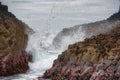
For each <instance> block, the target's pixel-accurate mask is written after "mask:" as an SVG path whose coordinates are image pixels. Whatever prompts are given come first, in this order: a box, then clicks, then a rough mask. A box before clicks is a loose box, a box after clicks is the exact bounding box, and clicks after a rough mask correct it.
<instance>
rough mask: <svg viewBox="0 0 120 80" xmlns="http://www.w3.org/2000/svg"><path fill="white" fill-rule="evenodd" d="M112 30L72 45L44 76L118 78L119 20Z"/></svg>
mask: <svg viewBox="0 0 120 80" xmlns="http://www.w3.org/2000/svg"><path fill="white" fill-rule="evenodd" d="M114 26H116V27H115V28H113V29H112V30H111V33H108V34H100V35H97V36H93V37H91V38H89V39H85V40H84V41H83V42H77V43H75V44H73V45H69V47H68V49H67V50H66V51H64V52H63V53H62V54H61V55H59V57H58V59H57V60H55V61H54V64H53V66H52V68H50V69H49V70H47V71H46V72H45V73H44V76H43V78H45V79H51V80H119V79H120V32H119V29H120V24H116V25H114Z"/></svg>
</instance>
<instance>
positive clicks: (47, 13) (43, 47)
mask: <svg viewBox="0 0 120 80" xmlns="http://www.w3.org/2000/svg"><path fill="white" fill-rule="evenodd" d="M0 1H1V2H2V3H3V4H6V5H8V7H9V11H10V12H12V13H13V14H15V15H16V17H17V18H18V19H20V20H22V21H23V22H25V23H26V24H28V25H29V27H30V28H32V29H33V30H34V32H35V33H34V34H31V35H29V41H28V46H27V49H26V50H27V51H28V53H30V54H32V55H33V62H30V63H29V66H30V70H28V72H27V73H26V74H19V75H14V76H9V77H4V78H2V79H0V80H32V79H35V78H36V77H38V76H42V75H43V73H44V72H45V70H47V69H49V68H50V67H51V66H52V63H53V60H55V59H56V58H57V56H58V55H59V54H60V53H61V52H62V51H63V50H64V49H66V48H67V47H66V48H64V46H67V45H63V48H64V49H63V48H61V49H56V48H55V47H54V46H53V45H52V41H53V39H54V37H55V36H56V34H57V33H58V32H60V31H61V30H62V29H63V28H67V27H72V26H74V25H78V24H83V23H89V22H94V21H99V20H103V19H106V18H108V17H109V16H110V15H112V14H113V13H115V12H117V11H118V9H119V0H0ZM80 34H81V36H79V37H80V38H77V35H76V37H74V38H75V39H73V41H69V39H70V38H73V37H69V38H68V39H65V40H64V41H66V42H68V44H72V43H75V42H76V41H82V40H83V39H84V31H81V32H80Z"/></svg>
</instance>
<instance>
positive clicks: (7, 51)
mask: <svg viewBox="0 0 120 80" xmlns="http://www.w3.org/2000/svg"><path fill="white" fill-rule="evenodd" d="M26 29H27V25H26V24H25V23H23V22H22V21H20V20H18V19H17V18H16V17H15V16H14V15H13V14H12V13H10V12H8V7H7V6H6V5H2V4H1V2H0V76H9V75H13V74H18V73H25V72H26V71H27V70H28V69H29V66H28V61H29V60H30V59H29V58H30V55H29V54H27V52H26V51H25V48H26V45H27V41H28V34H26Z"/></svg>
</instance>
